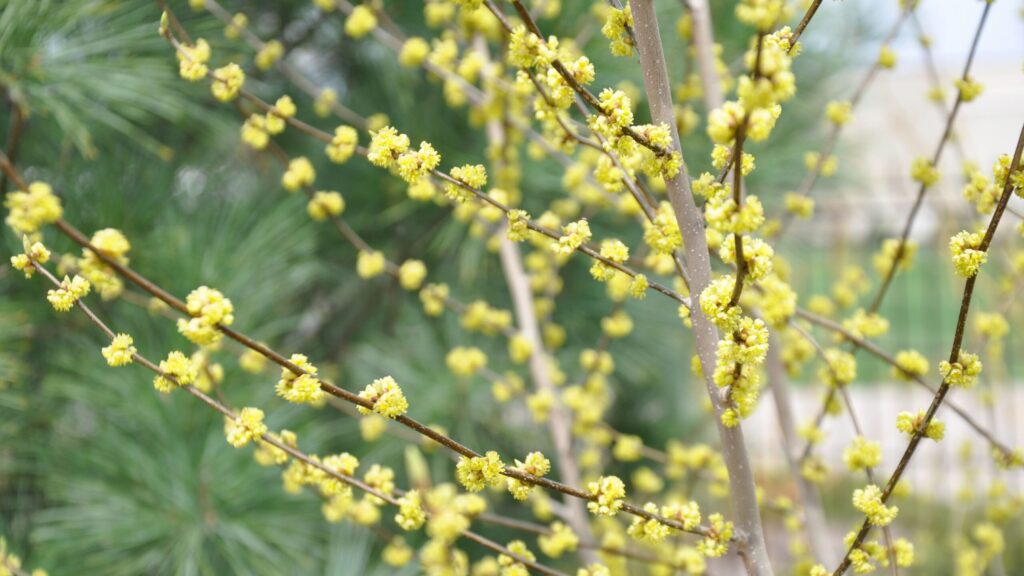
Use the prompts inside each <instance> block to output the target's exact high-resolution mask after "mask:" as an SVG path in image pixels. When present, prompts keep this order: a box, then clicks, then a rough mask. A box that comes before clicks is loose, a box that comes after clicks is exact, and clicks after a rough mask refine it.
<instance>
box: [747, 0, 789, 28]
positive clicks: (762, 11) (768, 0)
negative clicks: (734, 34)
mask: <svg viewBox="0 0 1024 576" xmlns="http://www.w3.org/2000/svg"><path fill="white" fill-rule="evenodd" d="M791 12H792V9H790V8H788V7H787V6H786V2H784V1H783V0H743V1H742V2H740V3H739V4H737V5H736V17H737V18H738V19H739V20H740V22H743V23H744V24H747V25H749V26H753V27H755V28H757V29H758V30H759V31H761V32H768V31H769V30H771V29H772V28H774V27H775V26H776V24H777V23H779V22H782V21H784V20H787V19H788V18H789V17H790V13H791Z"/></svg>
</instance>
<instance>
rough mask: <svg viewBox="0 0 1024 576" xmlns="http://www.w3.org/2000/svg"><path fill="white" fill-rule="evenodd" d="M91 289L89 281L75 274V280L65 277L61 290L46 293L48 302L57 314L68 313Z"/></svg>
mask: <svg viewBox="0 0 1024 576" xmlns="http://www.w3.org/2000/svg"><path fill="white" fill-rule="evenodd" d="M91 289H92V286H90V284H89V281H88V280H86V279H85V278H82V277H81V276H79V275H78V274H75V277H74V278H68V277H67V276H65V277H64V279H63V280H61V282H60V288H57V289H56V290H47V291H46V300H47V301H48V302H49V303H50V305H52V306H53V309H54V310H56V311H57V312H67V311H68V310H71V308H72V307H73V306H74V305H75V303H76V302H78V301H79V300H81V299H82V298H84V297H85V296H86V295H87V294H88V293H89V290H91Z"/></svg>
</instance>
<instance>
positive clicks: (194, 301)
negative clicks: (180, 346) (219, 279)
mask: <svg viewBox="0 0 1024 576" xmlns="http://www.w3.org/2000/svg"><path fill="white" fill-rule="evenodd" d="M185 303H186V306H187V308H188V313H189V315H190V316H191V318H189V319H188V320H185V319H184V318H181V319H179V320H178V332H180V333H181V335H182V336H184V337H186V338H188V339H189V340H190V341H191V342H193V343H194V344H198V345H200V346H206V345H209V344H214V343H216V342H219V341H220V339H221V338H222V337H223V333H221V331H220V330H219V329H218V326H230V325H231V324H232V323H234V321H235V316H234V310H235V308H234V306H233V305H232V304H231V300H229V299H227V298H225V297H224V295H223V294H221V293H220V291H219V290H215V289H213V288H210V287H208V286H200V287H199V288H196V289H195V290H193V291H192V292H190V293H189V295H188V298H186V301H185Z"/></svg>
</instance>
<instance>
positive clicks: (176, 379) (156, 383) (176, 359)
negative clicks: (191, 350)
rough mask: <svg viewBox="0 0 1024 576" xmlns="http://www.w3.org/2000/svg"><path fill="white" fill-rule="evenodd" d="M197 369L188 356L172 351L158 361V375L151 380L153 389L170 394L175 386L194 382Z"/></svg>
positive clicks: (197, 372)
mask: <svg viewBox="0 0 1024 576" xmlns="http://www.w3.org/2000/svg"><path fill="white" fill-rule="evenodd" d="M198 374H199V368H198V367H197V366H196V365H195V364H193V363H192V361H191V360H190V359H189V357H188V356H185V354H183V353H182V352H180V351H178V350H174V351H173V352H171V353H170V354H168V355H167V358H166V359H165V360H161V361H160V375H159V376H157V377H156V378H154V379H153V387H154V388H156V389H157V390H158V391H160V392H163V393H164V394H170V392H171V390H174V388H175V386H188V385H189V384H191V383H192V382H194V381H195V379H196V376H198Z"/></svg>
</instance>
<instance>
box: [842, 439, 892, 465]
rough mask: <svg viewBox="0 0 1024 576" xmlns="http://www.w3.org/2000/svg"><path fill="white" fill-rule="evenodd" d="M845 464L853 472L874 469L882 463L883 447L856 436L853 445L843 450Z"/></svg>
mask: <svg viewBox="0 0 1024 576" xmlns="http://www.w3.org/2000/svg"><path fill="white" fill-rule="evenodd" d="M843 462H845V463H846V466H847V467H848V468H849V469H850V470H853V471H857V470H861V469H864V468H874V467H875V466H878V465H879V464H880V463H881V462H882V445H881V444H879V443H878V442H872V441H871V440H868V439H867V438H865V437H863V436H856V437H855V438H854V439H853V444H850V445H849V446H847V447H846V449H845V450H843Z"/></svg>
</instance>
